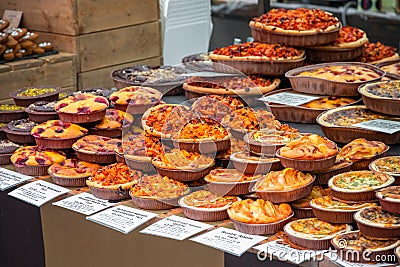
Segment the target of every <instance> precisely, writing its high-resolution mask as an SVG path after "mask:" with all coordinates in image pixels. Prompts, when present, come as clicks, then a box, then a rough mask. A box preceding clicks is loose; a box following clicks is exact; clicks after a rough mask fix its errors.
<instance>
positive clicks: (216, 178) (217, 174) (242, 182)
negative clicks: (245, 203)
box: [204, 169, 262, 196]
mask: <svg viewBox="0 0 400 267" xmlns="http://www.w3.org/2000/svg"><path fill="white" fill-rule="evenodd" d="M261 178H262V175H261V174H258V175H253V174H246V173H242V172H239V171H237V170H235V169H214V170H212V171H211V172H210V173H209V174H208V175H207V176H206V177H204V180H205V181H206V182H207V183H208V184H207V189H208V190H210V191H211V192H214V193H216V194H218V195H229V196H237V195H246V194H249V193H250V192H251V188H253V185H254V184H255V182H256V181H257V180H259V179H261Z"/></svg>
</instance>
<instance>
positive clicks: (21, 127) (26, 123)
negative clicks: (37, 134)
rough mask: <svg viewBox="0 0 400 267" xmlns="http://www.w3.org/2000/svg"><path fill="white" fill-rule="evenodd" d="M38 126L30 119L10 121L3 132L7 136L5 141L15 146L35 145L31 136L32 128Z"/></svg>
mask: <svg viewBox="0 0 400 267" xmlns="http://www.w3.org/2000/svg"><path fill="white" fill-rule="evenodd" d="M36 125H38V124H37V123H36V122H34V121H31V120H30V119H20V120H15V121H10V122H9V123H7V125H6V126H3V130H4V132H5V133H6V135H7V139H8V140H10V141H12V142H14V143H17V144H35V138H34V137H33V136H32V135H31V130H32V128H33V127H35V126H36Z"/></svg>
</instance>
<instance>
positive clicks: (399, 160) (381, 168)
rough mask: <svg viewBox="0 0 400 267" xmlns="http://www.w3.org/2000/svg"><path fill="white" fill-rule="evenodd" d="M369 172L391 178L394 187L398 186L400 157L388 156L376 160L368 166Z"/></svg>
mask: <svg viewBox="0 0 400 267" xmlns="http://www.w3.org/2000/svg"><path fill="white" fill-rule="evenodd" d="M368 167H369V169H370V170H371V171H376V172H383V173H387V174H389V175H391V176H393V177H394V178H395V179H396V181H395V183H394V184H395V185H400V156H389V157H383V158H379V159H376V160H374V161H372V162H371V163H370V164H369V166H368Z"/></svg>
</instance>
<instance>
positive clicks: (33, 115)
mask: <svg viewBox="0 0 400 267" xmlns="http://www.w3.org/2000/svg"><path fill="white" fill-rule="evenodd" d="M56 103H57V101H51V102H49V101H37V102H35V103H33V104H30V105H29V106H28V107H27V108H26V109H25V111H26V112H27V113H28V116H29V118H30V119H31V120H32V121H34V122H38V123H41V122H45V121H48V120H57V119H58V115H57V112H56V111H55V109H54V107H55V105H56Z"/></svg>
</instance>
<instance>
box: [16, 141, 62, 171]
mask: <svg viewBox="0 0 400 267" xmlns="http://www.w3.org/2000/svg"><path fill="white" fill-rule="evenodd" d="M65 159H66V156H65V153H63V152H58V151H54V150H51V149H45V148H40V147H38V146H25V147H20V148H18V149H17V150H16V151H15V152H14V153H13V154H12V155H11V162H12V163H13V164H14V166H15V169H16V170H17V172H20V173H22V174H25V175H31V176H42V175H47V169H48V168H49V166H50V165H52V164H53V163H58V162H61V161H63V160H65Z"/></svg>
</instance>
